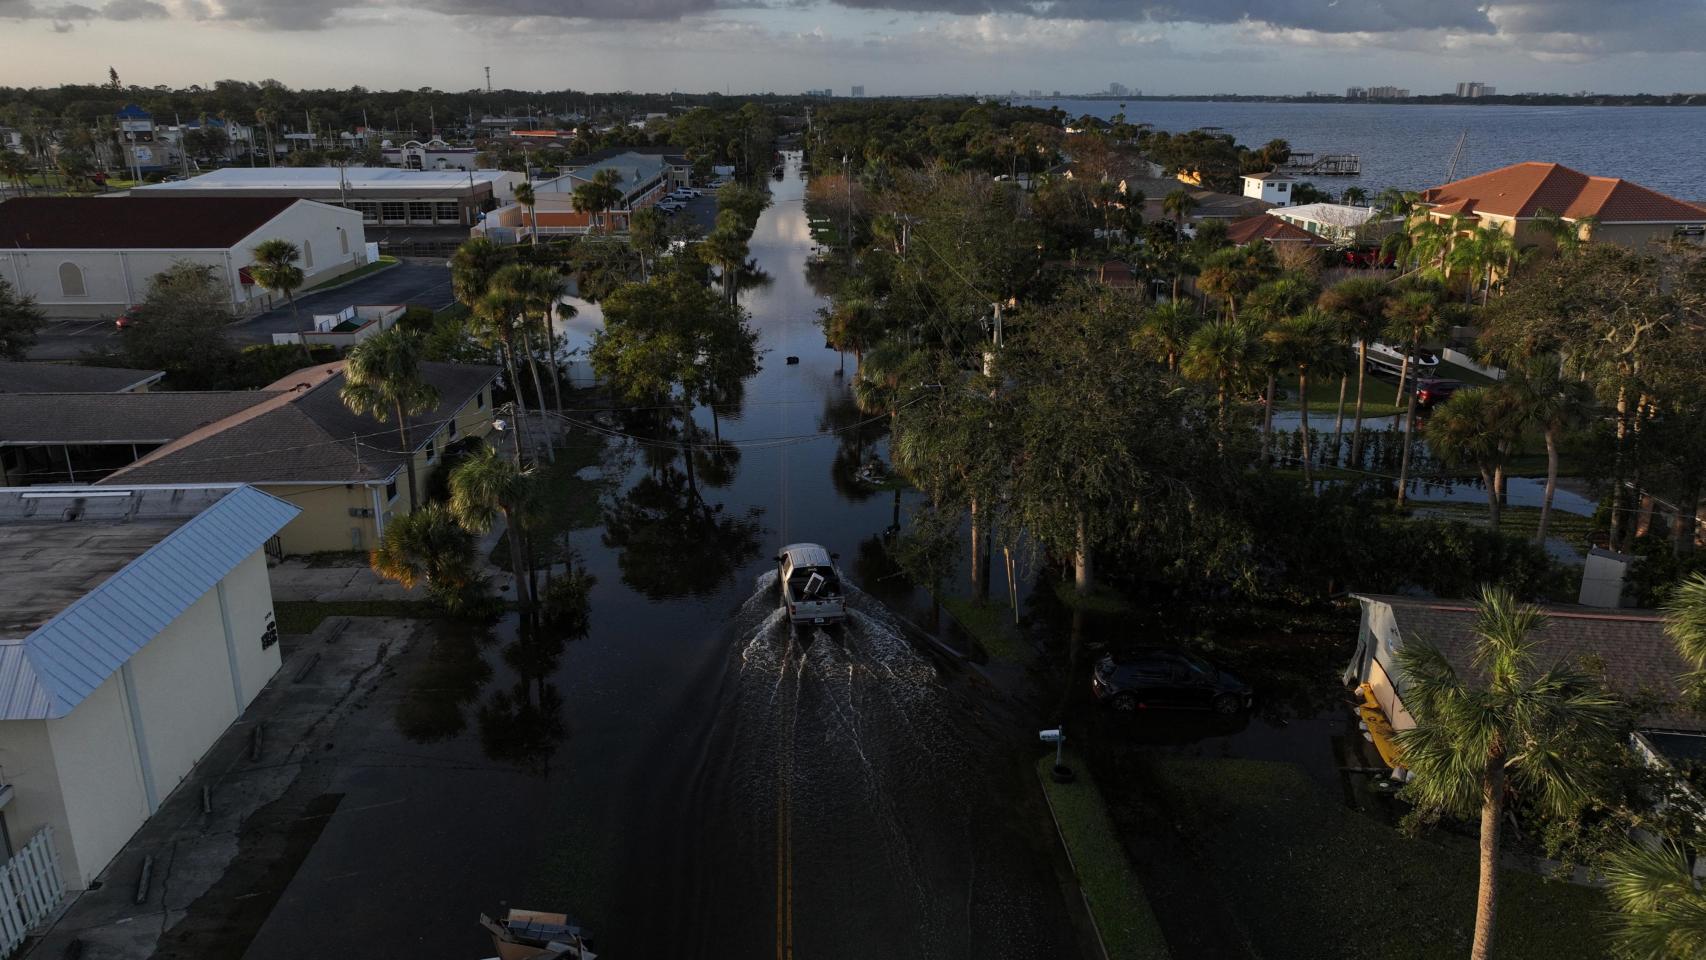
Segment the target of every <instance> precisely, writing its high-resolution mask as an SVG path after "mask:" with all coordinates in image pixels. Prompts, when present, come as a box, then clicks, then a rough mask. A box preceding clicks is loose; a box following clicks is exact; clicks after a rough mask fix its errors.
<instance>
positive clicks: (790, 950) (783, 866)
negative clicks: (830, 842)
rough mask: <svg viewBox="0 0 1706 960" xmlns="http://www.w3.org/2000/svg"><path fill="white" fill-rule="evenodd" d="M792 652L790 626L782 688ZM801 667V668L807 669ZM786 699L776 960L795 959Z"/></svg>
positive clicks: (779, 785) (779, 776) (779, 764)
mask: <svg viewBox="0 0 1706 960" xmlns="http://www.w3.org/2000/svg"><path fill="white" fill-rule="evenodd" d="M791 653H793V628H792V625H791V624H790V625H789V637H788V647H787V649H786V650H785V651H784V653H783V656H782V689H783V690H784V691H785V690H786V689H787V682H788V661H789V659H790V657H789V655H790V654H791ZM804 666H805V665H804V664H803V663H802V664H801V669H804ZM782 700H783V706H782V709H783V720H782V723H781V725H780V730H779V732H778V736H779V738H780V740H781V743H780V744H779V745H778V751H777V757H776V960H793V958H794V844H793V831H792V829H791V824H790V823H789V819H790V817H789V809H788V792H789V790H788V776H789V774H790V772H791V769H790V768H791V767H792V764H791V763H790V762H789V761H790V760H791V759H792V755H793V732H794V731H793V724H792V723H791V722H790V720H791V718H792V711H791V710H790V709H789V706H790V705H789V704H788V702H787V700H788V698H787V697H786V696H784V697H783V698H782Z"/></svg>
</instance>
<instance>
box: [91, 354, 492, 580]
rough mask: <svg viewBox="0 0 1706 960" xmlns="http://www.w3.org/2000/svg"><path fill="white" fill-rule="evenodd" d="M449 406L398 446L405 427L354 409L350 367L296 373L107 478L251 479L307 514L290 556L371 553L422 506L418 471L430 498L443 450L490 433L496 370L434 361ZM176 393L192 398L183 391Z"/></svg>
mask: <svg viewBox="0 0 1706 960" xmlns="http://www.w3.org/2000/svg"><path fill="white" fill-rule="evenodd" d="M422 373H423V375H424V376H425V378H426V380H427V382H428V383H430V384H431V385H432V386H433V388H434V389H436V390H437V391H438V395H439V404H438V406H436V407H434V408H433V409H431V410H428V411H426V412H424V413H421V414H417V415H415V416H411V417H409V418H408V432H409V445H410V447H411V448H412V449H410V450H409V451H408V452H407V455H406V456H405V454H404V452H403V451H401V450H399V438H398V434H397V425H396V423H395V422H381V421H379V420H376V419H374V418H372V417H369V416H364V415H360V414H356V413H354V412H352V411H351V410H350V409H349V407H347V406H345V405H344V402H343V400H342V399H341V398H340V397H339V395H338V394H339V391H340V390H341V389H342V387H343V385H344V364H343V362H342V361H338V362H335V363H327V364H321V365H319V366H316V367H308V368H306V369H303V370H298V371H296V372H295V373H293V374H291V375H290V376H288V377H286V378H284V379H283V380H280V381H278V382H277V383H274V384H271V385H270V386H268V387H267V388H266V389H265V390H262V391H257V392H255V393H253V394H251V396H253V397H255V398H256V400H255V402H253V403H252V404H250V405H249V406H246V407H244V408H243V409H241V410H238V411H235V412H233V413H230V414H229V415H227V416H224V417H220V418H218V419H215V420H212V421H210V422H208V423H207V424H205V425H203V426H200V427H197V428H195V429H193V430H190V431H188V432H186V433H184V434H182V435H181V436H179V437H177V438H175V439H173V440H170V441H168V442H166V443H164V444H162V445H160V446H159V447H157V448H156V449H154V450H153V451H152V452H149V453H147V454H145V455H143V456H142V457H141V458H140V459H138V460H137V461H136V462H135V463H132V464H129V465H127V466H125V467H123V468H121V469H118V470H116V471H114V472H113V473H112V474H111V475H109V476H108V477H106V478H105V479H104V480H101V481H100V483H101V485H103V486H107V487H121V486H122V487H146V486H149V485H154V484H168V485H170V484H182V483H249V484H254V485H255V486H257V487H259V488H261V489H262V490H265V491H266V492H268V493H270V494H272V495H274V496H276V497H280V498H282V499H284V500H287V501H289V502H291V503H293V504H295V505H297V506H299V507H301V508H302V513H301V515H300V516H298V517H297V518H296V519H295V520H293V521H291V523H290V525H289V526H287V527H285V528H284V529H283V530H282V531H280V533H279V544H278V548H279V550H280V551H282V552H283V553H290V554H301V553H317V552H322V551H334V550H339V551H341V550H371V549H373V547H374V546H375V545H377V544H378V542H379V536H380V535H381V534H383V533H384V531H385V523H386V521H388V520H389V519H390V518H391V517H393V516H402V515H404V514H407V513H409V512H410V511H412V510H413V509H414V507H415V504H414V503H412V502H411V501H410V497H409V479H408V464H409V463H410V462H412V463H413V465H414V475H415V481H416V488H417V490H418V492H419V493H420V494H422V495H423V496H424V494H425V491H426V487H427V481H428V478H429V477H430V476H431V474H432V473H433V471H435V470H437V469H438V468H439V465H440V463H441V462H442V457H443V455H444V452H445V449H446V448H447V447H449V446H450V445H451V444H453V443H456V442H457V441H459V440H462V439H465V438H467V437H485V436H488V435H489V434H490V433H491V430H492V381H493V380H494V379H496V377H497V374H498V368H497V367H489V366H480V365H477V364H457V363H426V364H423V365H422ZM176 396H194V394H177V395H176Z"/></svg>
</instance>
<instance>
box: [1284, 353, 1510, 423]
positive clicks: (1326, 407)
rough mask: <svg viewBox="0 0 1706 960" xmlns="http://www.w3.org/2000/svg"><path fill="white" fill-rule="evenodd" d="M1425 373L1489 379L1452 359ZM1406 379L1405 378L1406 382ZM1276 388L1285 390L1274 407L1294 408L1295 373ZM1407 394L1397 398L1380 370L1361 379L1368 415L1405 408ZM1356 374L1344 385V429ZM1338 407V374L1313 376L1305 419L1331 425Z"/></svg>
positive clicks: (1482, 382)
mask: <svg viewBox="0 0 1706 960" xmlns="http://www.w3.org/2000/svg"><path fill="white" fill-rule="evenodd" d="M1428 376H1432V377H1438V378H1443V379H1446V380H1460V381H1462V382H1464V383H1466V384H1469V385H1470V386H1472V387H1479V386H1486V385H1487V384H1490V383H1492V382H1493V381H1492V380H1489V379H1487V378H1486V377H1483V376H1481V375H1480V374H1478V373H1476V372H1475V371H1473V370H1469V369H1467V368H1465V367H1460V366H1458V365H1457V364H1455V363H1448V362H1447V361H1444V360H1441V361H1440V362H1439V366H1438V367H1437V368H1435V369H1434V371H1433V372H1432V373H1431V374H1428ZM1407 384H1408V381H1406V386H1407ZM1279 390H1280V391H1281V392H1282V393H1284V394H1285V399H1284V400H1281V401H1279V403H1278V404H1276V405H1275V409H1277V410H1296V409H1298V402H1297V375H1296V374H1288V375H1285V376H1281V377H1280V378H1279ZM1408 397H1409V394H1408V393H1407V392H1406V393H1405V399H1404V400H1403V401H1402V402H1400V401H1399V398H1398V378H1397V377H1396V376H1387V375H1384V374H1376V373H1372V372H1371V373H1369V374H1368V376H1366V377H1364V378H1363V383H1362V415H1363V418H1364V419H1367V418H1369V417H1390V416H1396V415H1397V414H1400V413H1403V412H1405V410H1406V409H1407V408H1408V407H1409V400H1408ZM1356 399H1357V378H1356V371H1355V370H1352V371H1351V380H1350V384H1349V385H1348V386H1347V387H1346V388H1345V424H1346V426H1345V429H1346V430H1349V429H1350V423H1351V415H1352V413H1353V412H1354V411H1355V410H1356ZM1338 407H1339V378H1338V377H1315V378H1313V379H1311V380H1310V382H1309V421H1310V425H1311V426H1313V427H1315V428H1316V429H1317V430H1320V429H1327V430H1331V429H1332V428H1333V416H1334V414H1335V412H1336V411H1337V410H1338ZM1317 421H1319V422H1317Z"/></svg>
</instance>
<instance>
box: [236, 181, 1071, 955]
mask: <svg viewBox="0 0 1706 960" xmlns="http://www.w3.org/2000/svg"><path fill="white" fill-rule="evenodd" d="M772 188H773V191H774V193H775V201H776V202H775V204H774V205H773V206H772V207H771V208H770V209H769V210H768V211H766V213H765V214H764V217H763V219H762V220H761V221H760V223H759V225H758V230H757V233H756V234H755V236H754V238H753V241H752V248H753V255H754V257H755V258H756V259H757V260H758V262H759V264H760V266H761V267H762V268H763V269H764V271H765V272H766V273H767V274H768V275H769V277H770V280H769V282H768V283H766V284H764V285H761V286H758V287H755V288H753V289H750V290H748V291H746V292H745V293H744V294H743V302H744V303H745V304H746V305H747V307H748V309H749V310H750V311H751V313H752V316H753V323H754V325H755V326H756V327H757V328H758V329H759V331H760V333H761V342H760V346H761V348H762V349H764V350H765V351H766V354H765V356H764V358H763V364H764V369H763V371H762V372H761V373H759V374H758V375H757V376H756V377H754V378H753V379H752V380H751V381H750V382H749V384H748V388H747V391H746V395H745V400H744V404H743V406H742V407H741V409H740V410H738V411H727V412H726V413H725V415H724V416H722V417H721V422H720V424H719V425H718V428H719V429H720V432H721V435H722V437H723V438H724V439H726V440H730V441H732V442H733V443H734V444H736V446H737V449H738V452H739V458H738V463H736V464H733V465H732V466H731V465H727V464H725V469H724V471H723V472H724V473H725V475H724V476H721V477H714V476H706V475H705V471H704V470H703V469H702V470H701V477H700V480H701V491H700V492H701V494H702V496H703V504H702V505H701V503H700V501H698V500H697V499H696V498H695V497H694V496H693V494H692V490H691V488H690V487H689V485H688V484H687V482H686V480H685V476H684V474H683V471H682V469H681V467H682V465H681V463H680V461H679V460H678V459H676V460H671V459H670V455H669V454H668V452H667V451H666V452H664V453H662V454H661V455H657V456H650V457H648V456H647V455H646V452H647V451H646V450H645V449H644V448H642V447H637V446H635V447H627V448H625V449H624V450H621V451H616V453H617V454H618V458H613V460H612V462H610V463H608V464H607V465H606V470H607V471H608V473H609V474H610V475H612V476H614V477H617V478H619V479H620V483H618V484H617V485H616V487H615V488H614V489H613V490H612V491H611V492H610V493H609V494H607V501H608V502H607V503H606V516H607V518H612V517H613V518H616V519H617V520H618V524H619V526H620V527H621V529H620V530H614V531H613V530H612V529H595V530H586V531H580V532H578V533H576V534H575V535H574V536H573V538H572V539H573V543H574V545H575V547H576V548H577V549H578V550H579V552H580V554H581V556H582V558H583V561H584V564H585V566H586V568H587V569H588V570H589V571H590V572H591V573H593V574H594V575H595V576H596V577H597V578H598V583H597V586H596V587H595V588H594V590H593V593H592V626H591V631H590V634H589V635H588V636H586V637H585V638H582V639H577V640H575V641H574V642H572V643H565V642H564V641H563V639H562V638H560V637H554V636H550V635H546V634H532V633H525V634H524V633H520V632H518V627H517V625H516V624H515V623H514V622H513V620H512V621H510V622H506V623H504V624H502V625H500V627H499V628H498V629H497V630H496V631H495V632H493V633H492V634H490V635H487V634H485V633H483V632H476V633H458V632H450V631H447V632H445V633H444V634H442V635H440V636H438V637H437V638H436V640H434V641H432V642H430V643H423V644H419V645H417V646H416V647H415V648H413V649H411V651H410V652H409V653H407V654H406V655H405V656H404V657H403V658H401V660H400V662H399V663H398V665H397V667H396V676H395V677H394V678H393V679H392V681H391V682H390V683H388V684H387V686H386V688H385V690H384V691H383V692H382V693H381V694H380V695H378V696H376V697H375V698H374V699H373V700H372V701H371V702H370V703H369V704H368V705H367V707H366V709H365V711H364V712H363V714H362V719H361V720H360V721H359V723H358V724H357V725H355V726H353V727H352V728H350V729H343V730H339V731H336V733H335V737H333V738H331V739H335V740H336V741H337V742H336V744H335V745H334V746H329V747H328V755H332V756H336V757H338V758H339V759H338V760H337V761H336V763H337V764H338V769H337V772H336V773H335V774H334V775H333V776H332V777H331V778H330V779H329V782H328V786H327V788H326V789H327V791H328V792H335V793H339V794H341V795H342V801H341V803H340V804H339V805H338V807H337V809H336V811H335V813H333V814H332V815H331V817H330V819H329V820H328V822H327V823H326V825H325V829H324V831H323V832H322V833H321V835H320V838H319V841H318V843H317V844H316V845H315V846H314V847H313V849H312V850H310V851H309V852H308V854H307V856H306V859H305V860H304V861H303V863H302V865H301V867H300V868H299V870H298V871H297V873H296V876H295V878H294V880H293V881H292V882H291V884H290V885H289V887H288V888H287V889H286V891H285V893H284V894H283V896H282V897H281V899H280V900H279V903H278V904H277V906H276V907H275V908H274V909H273V911H272V913H271V915H270V916H269V918H268V919H267V921H266V922H265V924H264V925H263V927H262V928H261V929H260V931H259V933H258V935H257V936H256V938H255V940H254V942H253V943H252V945H251V946H250V948H249V950H248V952H247V954H246V957H247V958H249V960H286V958H291V960H294V958H300V957H310V956H362V957H374V958H384V957H399V958H402V957H410V958H417V957H435V958H436V957H444V958H475V957H486V956H490V955H491V953H492V950H491V945H490V941H489V939H488V938H487V937H486V936H485V935H484V933H483V932H482V931H481V930H480V929H479V927H478V926H477V925H476V924H475V920H476V917H477V916H478V914H479V913H481V912H487V913H491V912H495V911H499V910H501V909H503V908H504V907H505V905H511V906H521V907H530V908H533V909H542V910H562V911H566V912H568V913H570V914H571V915H573V916H575V917H576V918H577V919H578V920H580V921H581V922H583V923H584V924H586V925H587V926H588V927H589V928H591V929H592V930H593V932H594V933H595V935H596V937H597V947H598V950H599V953H600V954H601V955H602V956H604V957H607V958H612V960H627V958H636V957H646V958H669V957H695V958H696V957H703V958H723V957H729V958H746V957H770V956H775V957H777V958H778V960H783V958H791V957H795V956H797V957H800V958H872V957H901V958H906V957H917V958H958V957H965V958H978V960H984V958H1009V957H1010V958H1055V957H1077V956H1086V955H1088V954H1087V953H1086V952H1085V946H1084V945H1083V944H1082V943H1081V942H1080V940H1079V938H1078V936H1077V934H1076V932H1075V926H1074V924H1075V921H1074V919H1073V917H1072V915H1071V914H1070V913H1069V911H1068V907H1067V904H1068V900H1067V896H1068V895H1071V896H1076V893H1075V891H1071V890H1068V889H1065V888H1063V886H1062V883H1061V872H1060V871H1061V870H1062V864H1061V861H1060V857H1059V855H1058V852H1057V850H1056V848H1055V846H1054V840H1053V835H1052V828H1051V827H1050V826H1049V825H1048V821H1047V813H1046V810H1045V809H1044V808H1043V807H1042V805H1041V801H1040V797H1039V794H1038V791H1037V788H1036V785H1035V782H1034V780H1033V779H1032V774H1031V768H1030V762H1031V760H1032V758H1034V757H1035V756H1036V755H1037V753H1036V750H1037V748H1036V747H1035V745H1034V743H1032V742H1031V741H1032V740H1034V736H1035V734H1034V731H1033V730H1032V729H1031V727H1030V725H1029V723H1030V721H1029V719H1028V718H1026V717H1023V716H1021V715H1017V714H1016V713H1015V712H1014V711H1013V709H1012V708H1009V707H1007V706H1003V705H1002V704H1000V703H998V702H997V701H996V700H995V698H994V696H993V695H992V694H991V693H990V692H989V691H988V690H987V689H986V688H984V687H983V686H981V685H980V684H979V683H977V682H976V680H975V677H974V676H972V675H969V674H967V673H965V672H963V671H962V670H959V669H957V668H950V667H944V666H943V665H941V664H938V663H937V662H935V661H933V660H932V659H931V658H930V657H929V656H927V655H925V654H924V653H923V652H921V650H920V648H919V647H918V646H916V645H914V644H913V643H910V642H909V641H908V640H907V639H906V637H905V635H906V630H905V629H904V628H903V627H902V626H901V625H900V624H899V623H898V622H897V621H896V620H895V619H894V615H893V613H892V612H891V609H890V607H889V606H887V605H885V603H884V602H882V601H881V600H879V599H878V598H877V597H876V596H873V595H872V594H871V593H866V592H864V591H858V592H857V593H855V595H854V598H853V602H852V608H853V611H854V616H853V618H852V622H851V623H850V624H849V625H848V626H847V627H845V628H843V629H840V630H837V631H835V632H834V633H833V634H825V633H823V632H822V631H806V632H804V633H801V634H796V633H795V632H794V631H791V630H790V629H788V628H787V627H786V625H785V624H784V623H783V622H782V618H781V616H780V614H779V613H778V611H777V608H776V602H777V601H776V594H775V589H774V574H773V572H771V568H772V566H773V565H772V563H771V561H770V557H771V556H772V554H773V553H774V551H775V549H776V548H777V547H778V546H779V545H781V544H784V543H788V542H791V541H795V540H811V541H817V542H820V543H823V544H824V545H826V546H828V547H829V548H830V549H831V550H834V551H837V552H839V553H840V554H841V556H842V558H843V559H842V565H843V568H844V569H845V571H846V572H847V574H848V575H849V577H850V578H851V579H852V580H853V581H854V582H856V583H859V584H862V585H863V586H865V587H866V588H867V589H869V590H870V591H872V592H873V593H881V594H883V595H884V596H888V595H889V594H892V593H895V589H894V588H895V583H894V581H893V580H892V579H885V576H886V573H887V570H886V569H885V568H884V567H883V565H882V564H881V563H880V562H878V561H877V560H876V559H875V558H877V557H878V556H879V552H878V551H876V550H875V549H874V544H875V542H876V538H877V537H878V536H879V535H880V534H881V532H882V531H883V529H884V528H886V527H887V526H888V525H889V524H890V522H891V520H892V516H893V510H894V509H895V508H894V503H893V500H892V498H891V497H890V495H888V494H886V493H885V494H873V493H872V492H871V491H864V490H860V489H858V488H857V487H856V486H854V485H852V484H849V483H848V482H846V480H845V474H846V472H847V471H846V467H847V465H848V464H851V463H855V462H857V458H858V457H859V456H860V455H861V454H862V453H863V452H864V451H865V450H866V449H868V447H866V446H865V443H866V442H867V441H868V440H869V439H870V438H868V437H865V436H861V435H856V434H857V432H855V431H844V432H841V433H827V434H826V433H825V430H826V429H829V428H833V427H835V426H836V425H845V424H847V423H851V422H856V421H857V420H859V419H860V418H859V415H858V414H857V413H856V412H853V411H852V410H851V409H850V407H849V403H848V400H847V388H846V384H845V381H844V378H842V377H838V376H837V375H836V369H837V366H838V360H837V356H836V354H835V353H834V352H833V351H829V350H826V349H825V348H824V343H823V337H822V334H821V332H820V331H819V330H818V329H817V327H816V326H815V324H814V322H813V321H814V314H815V311H816V309H817V307H818V306H819V305H820V303H821V301H820V300H819V299H818V298H817V296H816V295H815V294H814V293H813V291H812V290H811V288H810V286H809V285H808V283H807V282H806V279H805V274H804V267H805V261H806V258H807V256H808V254H809V251H810V249H811V246H812V242H811V237H810V234H809V231H808V229H807V225H806V221H805V218H804V214H803V210H802V208H801V203H800V197H801V196H802V194H803V184H802V183H801V181H800V180H799V178H798V172H797V161H795V162H791V163H790V164H789V168H788V175H787V177H786V179H785V180H783V181H779V182H776V183H774V184H773V185H772ZM582 306H583V308H584V307H586V306H587V305H584V304H583V305H582ZM596 323H597V311H596V309H583V311H582V314H581V316H580V317H579V318H578V319H576V320H574V321H571V323H570V327H571V330H570V332H571V342H572V338H573V337H574V336H576V335H580V336H584V335H585V333H586V331H587V330H588V329H589V328H590V327H591V326H592V325H595V324H596ZM789 355H793V356H798V357H800V363H798V364H797V365H789V364H787V363H785V359H784V358H785V357H787V356H789ZM848 362H849V365H851V358H849V361H848ZM702 420H703V421H704V426H705V427H706V429H707V430H709V429H710V428H711V424H710V422H709V421H710V418H709V416H708V415H705V416H704V417H702ZM622 454H625V455H626V459H620V455H622ZM666 461H667V462H666ZM838 463H839V464H840V471H839V474H840V475H839V476H838V475H837V464H838ZM613 533H614V534H616V535H614V536H613V535H612V534H613ZM611 543H614V544H615V545H614V546H612V545H607V544H611ZM884 591H888V593H883V592H884ZM905 592H906V591H905V590H901V591H899V594H900V595H904V594H905ZM896 602H900V601H899V600H897V601H896Z"/></svg>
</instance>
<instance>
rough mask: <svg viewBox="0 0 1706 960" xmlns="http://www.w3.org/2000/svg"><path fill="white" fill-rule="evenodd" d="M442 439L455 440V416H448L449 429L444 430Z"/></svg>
mask: <svg viewBox="0 0 1706 960" xmlns="http://www.w3.org/2000/svg"><path fill="white" fill-rule="evenodd" d="M444 439H446V440H455V439H456V418H455V417H451V418H450V429H449V430H446V431H444Z"/></svg>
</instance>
